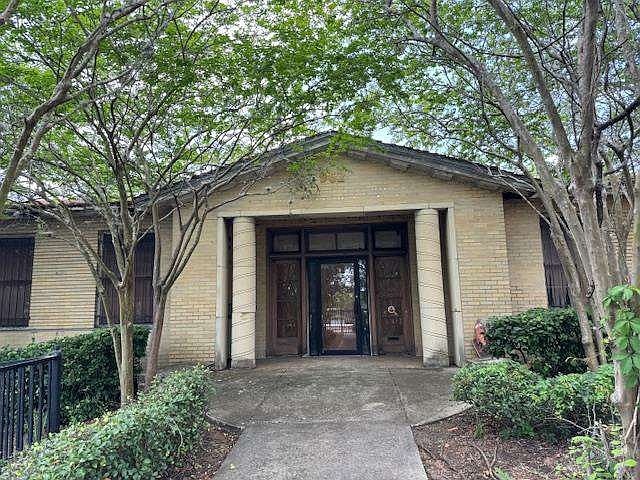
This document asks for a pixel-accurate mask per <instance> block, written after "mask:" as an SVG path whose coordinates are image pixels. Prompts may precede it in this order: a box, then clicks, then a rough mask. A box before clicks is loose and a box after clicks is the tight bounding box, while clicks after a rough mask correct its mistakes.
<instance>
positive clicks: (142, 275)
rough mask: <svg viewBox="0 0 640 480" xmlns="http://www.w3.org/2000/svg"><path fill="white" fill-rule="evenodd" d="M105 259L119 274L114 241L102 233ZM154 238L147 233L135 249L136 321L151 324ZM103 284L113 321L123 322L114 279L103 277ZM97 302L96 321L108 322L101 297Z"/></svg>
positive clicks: (113, 270) (111, 268)
mask: <svg viewBox="0 0 640 480" xmlns="http://www.w3.org/2000/svg"><path fill="white" fill-rule="evenodd" d="M100 247H101V255H102V260H103V261H104V263H105V264H106V265H107V267H108V268H109V269H110V270H111V271H112V272H115V273H117V272H118V266H117V263H116V254H115V250H114V248H113V243H112V241H111V235H109V234H105V235H103V236H102V242H101V245H100ZM154 247H155V241H154V237H153V235H147V236H145V237H144V238H143V239H142V240H140V242H138V246H137V248H136V257H135V266H134V276H135V317H134V322H135V323H147V324H148V323H152V322H153V255H154ZM102 284H103V285H104V288H105V290H106V296H107V302H108V304H109V311H110V312H111V315H112V317H113V321H114V323H119V322H120V315H119V313H118V309H119V303H118V294H117V292H116V289H115V287H114V286H113V283H112V282H111V280H109V278H108V277H106V276H103V277H102ZM96 304H97V309H96V310H97V315H96V317H97V322H98V324H99V325H106V324H107V317H106V314H105V311H104V306H103V305H102V301H101V300H100V298H99V297H98V298H97V300H96Z"/></svg>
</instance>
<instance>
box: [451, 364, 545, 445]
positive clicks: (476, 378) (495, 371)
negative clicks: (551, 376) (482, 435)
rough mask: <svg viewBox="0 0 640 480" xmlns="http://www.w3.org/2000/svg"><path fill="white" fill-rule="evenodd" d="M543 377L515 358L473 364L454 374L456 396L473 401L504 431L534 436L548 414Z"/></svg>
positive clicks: (492, 422) (456, 398)
mask: <svg viewBox="0 0 640 480" xmlns="http://www.w3.org/2000/svg"><path fill="white" fill-rule="evenodd" d="M541 380H542V377H540V376H539V375H538V374H536V373H534V372H532V371H530V370H529V369H528V368H527V367H525V366H524V365H521V364H519V363H516V362H514V361H512V360H501V361H498V362H491V363H471V364H468V365H466V366H465V367H464V368H462V369H460V371H458V373H456V375H455V376H454V377H453V398H454V399H455V400H458V401H463V402H468V403H470V404H472V405H473V406H474V407H475V410H476V412H477V413H478V414H479V416H480V417H481V418H482V419H483V420H484V421H486V422H488V423H491V424H493V425H494V426H495V427H497V428H498V429H499V430H500V431H501V432H502V433H504V434H508V435H517V436H531V435H532V434H533V433H534V430H535V428H536V427H537V426H538V424H539V423H540V421H541V419H543V418H545V416H546V412H545V409H544V403H543V402H541V401H540V398H539V395H538V393H537V391H538V385H539V383H540V381H541Z"/></svg>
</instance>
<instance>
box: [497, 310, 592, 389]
mask: <svg viewBox="0 0 640 480" xmlns="http://www.w3.org/2000/svg"><path fill="white" fill-rule="evenodd" d="M487 340H488V342H489V345H488V348H487V352H488V353H489V354H491V355H492V356H494V357H498V358H501V357H508V358H511V359H512V360H516V361H518V362H521V363H524V364H526V365H528V366H529V368H531V370H532V371H534V372H536V373H539V374H540V375H543V376H545V377H551V376H554V375H558V374H561V373H580V372H584V371H585V370H586V366H585V362H584V357H585V354H584V349H583V347H582V342H581V337H580V326H579V324H578V317H577V315H576V313H575V311H574V310H573V309H572V308H549V309H547V308H533V309H531V310H527V311H525V312H522V313H519V314H517V315H505V316H501V317H493V318H490V319H489V320H488V321H487Z"/></svg>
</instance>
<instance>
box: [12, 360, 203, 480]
mask: <svg viewBox="0 0 640 480" xmlns="http://www.w3.org/2000/svg"><path fill="white" fill-rule="evenodd" d="M209 378H210V376H209V374H208V372H207V370H206V369H205V368H204V367H195V368H192V369H189V370H183V371H178V372H174V373H172V374H170V375H168V376H166V377H164V378H163V379H161V380H156V382H154V384H153V385H152V387H151V388H150V389H149V391H148V392H146V393H144V394H142V395H141V396H140V398H139V399H138V401H137V402H135V403H133V404H131V405H128V406H126V407H123V408H121V409H120V410H117V411H116V412H109V413H106V414H105V415H103V416H102V417H100V418H99V419H97V420H95V421H94V422H91V423H85V424H75V425H72V426H70V427H68V428H66V429H64V430H62V431H61V432H60V433H58V434H54V435H51V436H50V437H48V438H47V439H46V440H45V441H43V442H41V443H39V444H36V445H34V446H33V447H32V448H30V449H28V450H26V451H24V452H22V453H21V454H19V455H18V456H17V458H16V459H15V460H14V461H12V462H11V463H10V464H9V465H8V466H7V467H6V468H5V470H4V471H3V472H2V473H0V480H23V479H24V480H26V479H30V480H49V479H65V480H104V479H113V480H116V479H128V480H141V479H149V478H158V477H159V476H160V475H161V474H162V473H164V472H165V471H166V470H167V468H168V467H169V466H170V465H174V464H176V463H177V462H179V461H180V460H181V458H182V457H183V456H184V455H185V454H186V453H187V452H189V451H190V450H191V449H193V448H194V447H195V446H196V445H197V443H198V442H199V441H200V439H201V436H202V433H203V432H204V427H205V425H206V417H205V409H206V406H207V396H208V394H209V391H210V388H211V387H210V385H211V384H210V381H209Z"/></svg>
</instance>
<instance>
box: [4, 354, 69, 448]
mask: <svg viewBox="0 0 640 480" xmlns="http://www.w3.org/2000/svg"><path fill="white" fill-rule="evenodd" d="M61 374H62V355H61V353H60V351H56V352H53V353H51V354H49V355H44V356H42V357H37V358H30V359H28V360H18V361H15V362H8V363H2V364H0V458H2V459H5V460H6V459H8V458H11V457H12V456H13V455H14V453H15V452H19V451H21V450H23V449H25V448H27V447H29V446H30V445H32V444H33V443H35V442H38V441H40V440H41V439H42V438H43V437H45V436H46V435H47V434H48V433H52V432H57V431H59V430H60V379H61Z"/></svg>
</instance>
